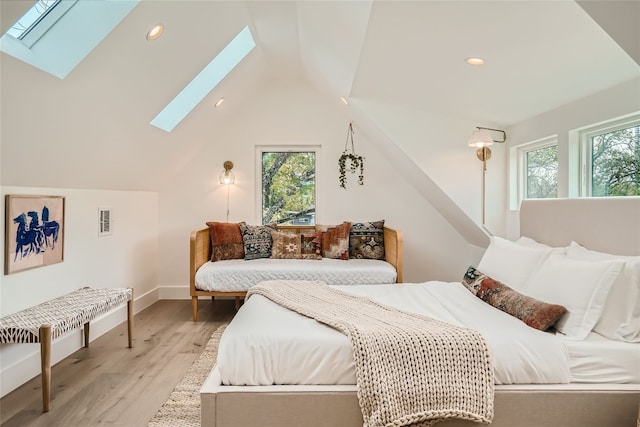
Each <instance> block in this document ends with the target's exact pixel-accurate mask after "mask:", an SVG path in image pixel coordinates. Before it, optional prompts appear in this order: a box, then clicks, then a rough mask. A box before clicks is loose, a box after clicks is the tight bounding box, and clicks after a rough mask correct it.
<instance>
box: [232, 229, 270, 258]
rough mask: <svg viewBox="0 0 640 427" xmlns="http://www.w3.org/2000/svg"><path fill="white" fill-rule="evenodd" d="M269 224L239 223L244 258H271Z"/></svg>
mask: <svg viewBox="0 0 640 427" xmlns="http://www.w3.org/2000/svg"><path fill="white" fill-rule="evenodd" d="M274 229H275V227H273V226H271V225H247V224H245V223H240V231H241V232H242V241H243V243H244V259H245V260H252V259H258V258H271V246H272V242H273V240H272V239H271V231H273V230H274Z"/></svg>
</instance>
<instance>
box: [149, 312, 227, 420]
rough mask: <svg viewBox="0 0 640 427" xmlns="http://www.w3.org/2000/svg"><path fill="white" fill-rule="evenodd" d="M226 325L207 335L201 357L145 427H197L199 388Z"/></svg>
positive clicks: (213, 359) (209, 367) (214, 356)
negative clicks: (208, 336)
mask: <svg viewBox="0 0 640 427" xmlns="http://www.w3.org/2000/svg"><path fill="white" fill-rule="evenodd" d="M226 327H227V325H226V324H225V325H222V326H220V327H219V328H218V329H216V330H215V331H214V332H213V334H212V335H211V339H210V340H209V342H208V343H207V345H206V347H205V348H204V350H203V351H202V354H201V355H200V356H199V357H198V359H196V361H195V362H193V365H191V367H190V368H189V370H187V373H186V374H185V376H184V378H182V380H180V382H179V383H178V385H176V387H175V388H174V389H173V391H172V392H171V395H170V396H169V400H167V401H166V402H165V403H164V405H162V407H161V408H160V410H158V412H157V413H156V415H154V417H153V418H152V419H151V420H150V421H149V424H148V427H200V388H201V387H202V384H203V383H204V380H206V379H207V375H209V372H210V371H211V368H213V365H214V363H215V362H216V357H217V356H218V343H219V342H220V337H221V336H222V333H223V332H224V330H225V328H226Z"/></svg>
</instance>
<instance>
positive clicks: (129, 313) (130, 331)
mask: <svg viewBox="0 0 640 427" xmlns="http://www.w3.org/2000/svg"><path fill="white" fill-rule="evenodd" d="M132 292H133V290H132ZM127 335H128V338H129V348H133V294H131V299H130V300H129V301H127Z"/></svg>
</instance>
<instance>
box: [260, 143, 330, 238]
mask: <svg viewBox="0 0 640 427" xmlns="http://www.w3.org/2000/svg"><path fill="white" fill-rule="evenodd" d="M320 149H321V146H320V145H256V157H255V160H256V169H255V170H256V192H255V193H256V214H257V218H256V219H257V222H258V223H259V224H262V220H263V218H262V199H263V197H262V173H263V171H262V155H263V153H269V152H285V153H314V155H315V163H316V165H315V203H316V206H315V212H314V223H313V224H308V225H287V227H291V228H295V227H309V226H312V225H316V224H318V206H319V205H320V202H319V195H320V191H319V179H318V172H319V171H320V163H321V162H320V154H321V151H320Z"/></svg>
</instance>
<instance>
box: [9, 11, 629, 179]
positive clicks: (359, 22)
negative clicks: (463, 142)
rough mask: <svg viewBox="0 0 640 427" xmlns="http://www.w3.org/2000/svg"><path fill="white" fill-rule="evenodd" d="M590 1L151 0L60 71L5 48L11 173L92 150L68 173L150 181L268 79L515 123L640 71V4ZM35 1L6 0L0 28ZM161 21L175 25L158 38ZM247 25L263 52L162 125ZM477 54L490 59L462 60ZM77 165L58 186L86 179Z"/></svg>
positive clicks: (256, 51) (42, 167) (503, 123)
mask: <svg viewBox="0 0 640 427" xmlns="http://www.w3.org/2000/svg"><path fill="white" fill-rule="evenodd" d="M81 1H84V0H81ZM584 3H585V5H584V8H583V7H582V6H581V4H579V3H576V2H574V1H552V2H550V1H511V2H505V1H495V2H489V1H335V2H327V1H204V0H200V1H185V0H181V1H177V0H176V1H158V0H144V1H141V2H140V3H139V4H138V5H137V6H136V7H135V8H134V9H133V10H132V12H131V13H130V14H129V15H128V16H127V17H126V18H125V19H124V20H123V21H122V22H121V23H120V24H119V25H118V26H117V27H116V28H115V29H114V30H113V31H112V32H111V33H110V34H109V35H108V36H107V37H106V38H105V39H104V40H103V41H102V42H101V43H100V44H99V45H98V46H97V47H96V48H95V49H94V50H93V51H92V52H91V53H90V54H89V55H88V56H87V57H86V58H85V59H84V60H83V61H82V62H81V63H80V64H79V65H78V66H77V67H76V68H75V69H74V70H73V71H72V72H71V73H70V74H69V75H68V76H67V77H66V78H65V79H63V80H60V79H58V78H55V77H53V76H50V75H48V74H46V73H44V72H42V71H40V70H38V69H35V68H33V67H31V66H29V65H27V64H24V63H22V62H20V61H18V60H16V59H15V58H13V57H10V56H8V55H6V54H4V53H2V57H1V69H0V70H1V89H2V93H1V100H2V121H3V123H2V128H3V131H2V139H3V140H2V184H3V185H24V186H43V185H44V183H43V182H41V180H40V179H39V177H38V175H37V174H33V175H30V174H22V175H21V174H20V170H21V168H23V165H25V164H28V165H30V168H33V170H38V169H40V170H46V168H47V166H48V165H50V164H51V163H50V162H52V161H53V162H55V161H56V160H61V159H82V161H81V162H76V163H73V162H69V161H66V162H64V164H65V168H67V169H68V170H72V171H73V170H75V171H76V172H77V175H82V174H83V173H85V172H86V171H87V165H92V166H91V168H92V169H94V170H95V171H96V172H99V171H100V170H102V169H104V170H105V171H106V168H107V167H109V168H111V169H113V168H114V167H115V168H118V169H120V170H126V171H127V173H126V174H119V175H118V174H115V175H114V174H110V177H109V183H108V184H107V183H106V181H104V180H102V181H101V180H100V179H99V178H94V177H93V176H94V175H93V174H90V175H87V178H86V180H85V182H84V183H83V184H82V185H83V186H84V185H86V186H87V188H113V189H151V190H155V189H157V188H156V187H155V186H156V183H157V182H158V181H157V178H158V176H159V174H160V172H162V173H163V174H166V173H168V172H170V171H171V168H172V167H173V166H172V165H173V164H174V163H176V161H178V162H179V161H180V159H181V158H182V157H183V156H185V155H187V154H185V153H188V151H189V150H190V148H191V147H190V146H189V144H198V143H202V141H203V140H205V139H207V138H210V137H211V133H213V132H215V130H216V128H217V127H219V126H224V123H225V120H228V118H229V116H230V115H233V113H234V111H238V109H241V108H242V105H243V102H244V101H246V100H247V99H250V98H251V96H252V95H253V94H255V93H256V92H258V91H260V89H261V88H263V87H264V86H265V85H268V84H269V82H270V81H272V80H273V79H290V80H296V81H306V82H308V83H309V84H312V85H313V86H315V87H317V88H320V89H321V90H322V91H323V92H325V93H326V94H327V95H328V96H332V97H336V98H337V97H340V96H344V97H345V98H347V99H349V98H350V99H354V98H357V99H361V100H367V101H374V102H378V103H386V104H390V105H395V106H400V107H404V108H410V109H414V110H419V111H424V112H425V113H437V114H440V115H447V116H452V117H456V118H470V119H477V120H483V121H485V122H487V123H496V124H500V125H501V126H504V127H508V126H509V125H512V124H515V123H518V122H521V121H523V120H525V119H527V118H530V117H533V116H535V115H538V114H540V113H542V112H545V111H549V110H551V109H553V108H556V107H558V106H561V105H564V104H567V103H569V102H572V101H575V100H577V99H580V98H582V97H585V96H587V95H589V94H592V93H595V92H598V91H600V90H603V89H606V88H609V87H612V86H615V85H617V84H619V83H622V82H625V81H628V80H631V79H634V78H637V77H638V76H639V75H640V66H639V62H640V43H639V42H638V40H640V37H638V36H640V20H639V19H638V17H640V6H638V5H639V3H638V2H624V1H621V2H613V1H609V2H607V1H605V2H597V1H596V2H591V1H587V2H584ZM601 3H602V4H605V6H606V5H607V4H608V5H609V6H608V7H601V6H602V5H601ZM30 5H31V2H29V1H24V0H1V1H0V6H1V9H0V12H1V13H0V15H1V26H2V28H0V30H1V31H2V32H3V33H4V31H5V30H6V29H7V28H8V26H9V25H11V24H12V23H13V22H14V21H15V20H16V19H17V18H19V17H20V16H21V14H22V13H23V12H24V11H25V10H26V8H28V7H29V6H30ZM594 17H595V18H596V19H597V21H596V19H594ZM159 22H161V23H163V24H164V27H165V33H164V35H163V36H162V37H161V38H160V39H158V40H155V41H153V42H149V41H147V40H146V39H145V35H146V32H147V30H148V29H149V28H151V27H152V26H153V25H154V24H156V23H159ZM598 22H600V23H601V25H599V24H598ZM246 25H248V26H249V27H250V28H251V30H252V32H253V35H254V38H255V40H256V43H257V46H256V48H255V49H254V50H253V51H252V52H251V53H250V54H249V55H248V56H247V57H246V58H245V59H244V60H243V61H242V62H241V63H240V64H239V65H238V66H237V67H236V69H234V70H233V71H232V73H231V74H230V75H229V76H228V77H227V78H225V79H224V80H223V81H222V82H221V84H220V85H219V86H218V87H217V88H215V89H214V90H213V91H212V92H211V93H210V94H209V95H208V96H207V97H205V99H204V100H203V102H201V103H200V104H199V105H198V106H197V107H196V108H195V109H194V111H193V112H192V113H191V114H189V115H188V116H187V118H186V119H185V120H184V121H183V122H182V123H181V124H179V125H178V126H177V127H176V129H175V130H174V131H173V132H171V133H166V132H164V131H161V130H159V129H157V128H155V127H153V126H151V125H150V124H149V122H150V121H151V120H152V119H153V117H155V115H156V114H157V113H158V112H159V111H160V110H162V108H164V106H165V105H166V104H167V103H168V102H169V101H170V100H171V99H173V97H174V96H175V95H176V94H177V93H178V92H179V91H180V90H181V89H182V88H183V87H184V86H185V85H186V84H187V83H188V82H189V81H190V80H191V79H192V78H193V77H194V76H195V75H196V74H197V73H198V72H199V71H200V70H201V69H202V68H203V67H204V66H205V65H206V64H208V63H209V61H211V59H212V58H213V57H214V56H215V55H216V54H217V53H219V52H220V50H221V49H222V48H224V46H225V45H226V44H227V43H228V42H229V41H230V40H231V39H232V38H233V37H234V36H235V35H236V34H237V33H238V32H239V31H240V30H241V29H242V28H243V27H244V26H246ZM621 27H622V28H621ZM612 36H613V37H615V40H614V38H612ZM471 56H479V57H482V58H484V59H485V61H486V64H485V65H484V66H481V67H471V66H469V65H467V64H466V63H465V61H464V60H465V58H468V57H471ZM222 96H224V97H225V99H226V103H225V104H226V107H225V108H226V109H225V112H224V113H218V114H216V112H215V111H214V110H215V109H214V103H215V102H216V101H217V100H218V99H219V98H220V97H222ZM202 123H206V126H204V127H203V126H196V124H202ZM20 129H28V131H26V132H21V131H20ZM203 129H204V130H206V132H203ZM203 133H209V134H208V135H207V134H203ZM52 135H55V137H54V138H55V141H52V140H51V138H52ZM88 138H91V140H89V139H88ZM178 141H179V143H177V142H178ZM36 151H37V152H38V153H39V155H38V156H35V157H34V156H33V155H32V154H33V153H34V152H36ZM123 153H125V155H123ZM19 165H22V166H19ZM107 165H108V166H107ZM72 175H73V174H66V175H63V174H61V175H60V176H58V177H56V178H55V179H53V180H49V181H47V184H48V185H51V186H58V187H77V186H78V182H77V180H76V181H75V182H67V181H66V178H65V176H72ZM18 176H19V177H20V178H19V179H18V178H17V177H18ZM96 176H98V175H96Z"/></svg>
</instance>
